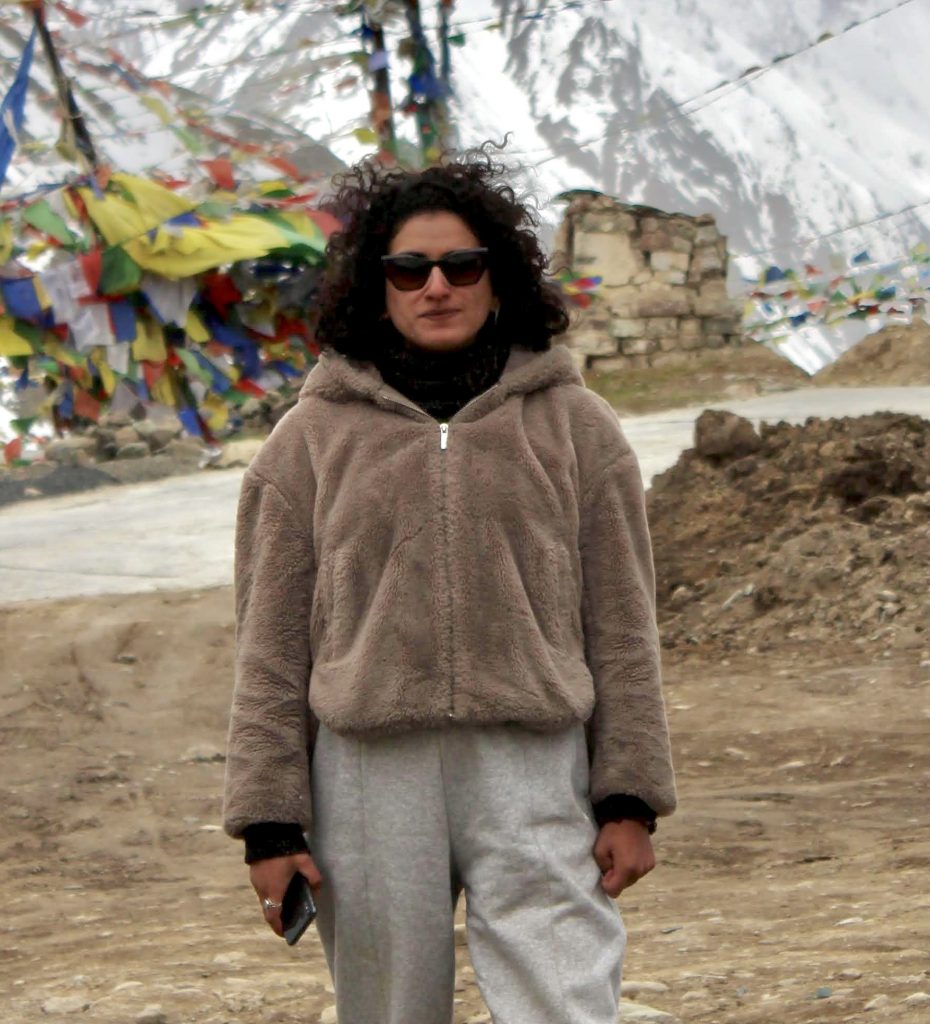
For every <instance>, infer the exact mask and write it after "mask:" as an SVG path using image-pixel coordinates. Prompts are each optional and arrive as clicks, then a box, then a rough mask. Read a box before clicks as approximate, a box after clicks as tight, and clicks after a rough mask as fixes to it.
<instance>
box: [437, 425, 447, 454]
mask: <svg viewBox="0 0 930 1024" xmlns="http://www.w3.org/2000/svg"><path fill="white" fill-rule="evenodd" d="M448 447H449V424H448V423H440V424H439V450H440V451H443V452H444V451H445V450H446V449H447V448H448Z"/></svg>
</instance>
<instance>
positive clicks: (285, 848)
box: [242, 821, 309, 864]
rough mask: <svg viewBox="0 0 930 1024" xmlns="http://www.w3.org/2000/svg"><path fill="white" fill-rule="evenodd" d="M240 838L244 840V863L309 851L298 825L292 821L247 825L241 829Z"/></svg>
mask: <svg viewBox="0 0 930 1024" xmlns="http://www.w3.org/2000/svg"><path fill="white" fill-rule="evenodd" d="M242 838H243V839H244V840H245V862H246V864H254V863H255V862H256V861H259V860H269V859H270V858H272V857H289V856H290V855H291V854H292V853H307V852H309V847H308V846H307V840H306V839H304V834H303V832H302V831H301V830H300V825H297V824H293V823H288V824H283V823H281V822H278V821H263V822H260V823H259V824H257V825H247V826H246V827H245V828H244V829H243V830H242Z"/></svg>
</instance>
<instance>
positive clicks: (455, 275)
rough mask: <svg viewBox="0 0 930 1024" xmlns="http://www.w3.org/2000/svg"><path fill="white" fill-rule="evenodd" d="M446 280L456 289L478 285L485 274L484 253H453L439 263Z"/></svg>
mask: <svg viewBox="0 0 930 1024" xmlns="http://www.w3.org/2000/svg"><path fill="white" fill-rule="evenodd" d="M439 268H440V269H441V270H442V272H443V275H444V276H445V279H446V280H447V281H448V282H449V284H451V285H453V286H455V287H461V286H462V285H467V284H477V283H478V281H479V280H480V279H481V275H482V274H483V273H484V253H480V252H453V253H449V255H448V256H443V258H442V259H441V260H440V261H439Z"/></svg>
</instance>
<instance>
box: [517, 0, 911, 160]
mask: <svg viewBox="0 0 930 1024" xmlns="http://www.w3.org/2000/svg"><path fill="white" fill-rule="evenodd" d="M915 2H916V0H898V3H896V4H894V5H893V6H892V7H887V8H885V9H884V10H882V11H878V12H876V13H875V14H871V15H869V17H867V18H863V19H861V20H859V21H853V22H850V23H849V24H848V25H846V27H845V28H842V29H840V30H839V31H837V32H822V33H821V34H820V35H819V36H818V37H817V39H815V40H814V41H813V42H810V43H805V44H804V45H803V46H801V47H799V48H798V49H796V50H792V51H790V52H788V53H782V54H778V55H777V56H775V57H773V58H771V59H770V60H769V61H768V62H767V63H766V64H764V65H754V66H752V67H749V68H746V69H745V70H744V71H742V72H741V73H740V74H739V75H737V76H736V77H734V78H731V79H726V80H724V81H721V82H718V83H717V84H716V85H714V86H711V87H710V88H709V89H705V90H703V91H702V92H699V93H696V94H695V95H694V96H691V97H689V98H688V99H686V100H682V101H681V102H679V103H674V104H672V107H673V109H674V110H675V111H676V112H675V113H674V114H672V115H671V116H661V115H659V114H656V115H653V116H651V117H643V118H640V119H639V120H638V121H637V122H631V123H629V124H627V125H623V126H620V127H619V128H617V129H608V130H607V131H606V132H603V133H602V134H600V135H596V136H594V137H592V138H590V139H585V140H584V141H582V142H576V143H573V145H575V146H577V147H578V148H579V149H581V148H584V147H585V146H591V145H593V144H594V143H597V142H603V141H604V140H606V139H607V138H618V137H623V136H626V135H638V134H640V133H641V132H646V131H651V130H653V129H655V128H662V127H664V126H665V125H667V124H673V123H674V122H675V121H681V120H683V119H685V118H689V117H693V116H694V115H695V114H697V113H699V112H700V111H702V110H705V109H706V108H707V107H709V106H711V105H713V104H714V103H717V102H719V101H720V100H722V99H724V98H725V97H727V96H729V95H730V94H731V93H733V92H736V91H737V90H738V89H742V88H745V87H746V86H747V85H751V84H752V83H753V82H755V81H756V80H757V79H759V78H761V77H762V76H763V75H764V74H767V73H768V72H769V71H773V70H775V69H776V68H777V67H779V66H780V65H781V64H783V63H784V62H785V61H787V60H790V59H792V58H793V57H797V56H799V55H801V54H803V53H807V52H809V51H810V50H813V49H814V48H815V47H817V46H821V45H822V44H824V43H828V42H831V41H832V40H834V39H839V38H840V37H841V36H844V35H846V34H847V33H848V32H851V31H853V29H857V28H861V27H862V26H863V25H866V24H868V23H869V22H871V21H876V20H877V19H879V18H883V17H885V16H886V15H888V14H893V13H894V12H895V11H898V10H900V9H901V8H903V7H907V6H908V5H909V4H912V3H915ZM724 89H726V91H725V92H724V91H722V90H724ZM715 93H719V95H714V94H715ZM704 98H707V102H706V103H702V104H701V105H700V106H697V107H693V108H692V109H690V110H685V109H684V108H685V107H687V106H688V105H689V104H691V103H696V102H697V101H698V100H701V99H704ZM664 113H665V112H663V114H664ZM549 149H550V147H546V148H545V149H542V148H538V149H528V150H522V151H520V152H519V153H517V154H515V155H518V156H532V155H533V154H534V153H544V152H547V151H548V150H549ZM558 159H560V154H555V153H554V154H552V155H551V156H548V157H545V158H544V159H543V160H540V161H539V164H540V165H541V164H545V163H549V162H550V161H552V160H558Z"/></svg>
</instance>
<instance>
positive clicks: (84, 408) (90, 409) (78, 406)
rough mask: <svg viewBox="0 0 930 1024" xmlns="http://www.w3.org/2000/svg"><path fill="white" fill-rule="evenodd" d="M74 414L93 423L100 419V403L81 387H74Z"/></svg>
mask: <svg viewBox="0 0 930 1024" xmlns="http://www.w3.org/2000/svg"><path fill="white" fill-rule="evenodd" d="M74 414H75V416H83V417H84V419H86V420H93V421H94V422H95V423H96V422H97V420H99V419H100V403H99V402H98V401H97V399H96V398H93V397H92V396H91V395H89V394H88V393H87V392H86V391H84V390H83V388H75V389H74Z"/></svg>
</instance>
